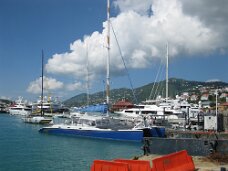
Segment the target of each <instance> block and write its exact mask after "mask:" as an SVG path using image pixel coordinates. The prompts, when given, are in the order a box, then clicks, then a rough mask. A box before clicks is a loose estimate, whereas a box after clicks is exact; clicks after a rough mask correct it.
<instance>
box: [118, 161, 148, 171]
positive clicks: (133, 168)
mask: <svg viewBox="0 0 228 171" xmlns="http://www.w3.org/2000/svg"><path fill="white" fill-rule="evenodd" d="M114 161H115V162H121V163H127V164H128V166H129V171H150V161H146V160H128V159H115V160H114Z"/></svg>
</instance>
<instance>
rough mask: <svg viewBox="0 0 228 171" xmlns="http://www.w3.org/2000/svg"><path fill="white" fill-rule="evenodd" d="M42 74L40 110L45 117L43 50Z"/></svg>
mask: <svg viewBox="0 0 228 171" xmlns="http://www.w3.org/2000/svg"><path fill="white" fill-rule="evenodd" d="M41 72H42V74H41V80H42V81H41V109H40V114H41V116H43V115H44V112H43V101H44V52H43V50H42V71H41Z"/></svg>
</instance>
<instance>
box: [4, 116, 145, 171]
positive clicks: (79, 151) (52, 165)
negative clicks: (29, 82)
mask: <svg viewBox="0 0 228 171" xmlns="http://www.w3.org/2000/svg"><path fill="white" fill-rule="evenodd" d="M40 128H41V125H33V124H26V123H24V122H23V121H22V120H21V118H20V117H16V116H10V115H7V114H0V170H1V171H31V170H32V171H89V170H90V165H91V163H92V162H93V160H95V159H104V160H111V159H115V158H132V157H134V156H139V155H141V154H142V153H143V152H142V150H141V148H140V147H141V146H142V144H141V143H134V142H120V141H111V140H101V139H90V138H75V137H67V136H55V135H47V134H41V133H39V132H38V130H39V129H40Z"/></svg>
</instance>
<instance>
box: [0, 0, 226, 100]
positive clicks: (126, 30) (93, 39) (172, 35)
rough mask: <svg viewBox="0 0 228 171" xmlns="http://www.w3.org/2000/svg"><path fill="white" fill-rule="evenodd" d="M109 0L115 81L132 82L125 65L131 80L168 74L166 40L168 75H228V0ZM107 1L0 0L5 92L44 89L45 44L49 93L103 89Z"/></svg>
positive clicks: (1, 86)
mask: <svg viewBox="0 0 228 171" xmlns="http://www.w3.org/2000/svg"><path fill="white" fill-rule="evenodd" d="M110 3H111V12H110V20H111V28H112V29H111V33H110V80H111V89H115V88H121V87H126V88H130V81H129V79H128V78H129V77H128V74H127V73H129V76H130V80H131V82H132V85H133V88H136V87H139V86H142V85H145V84H148V83H151V82H154V81H159V80H164V79H165V60H166V45H167V43H168V47H169V77H176V78H182V79H186V80H196V81H210V80H221V81H224V82H228V67H227V65H228V57H227V56H228V54H227V53H228V43H227V39H228V11H227V9H228V1H227V0H216V1H215V0H191V1H189V0H169V1H167V0H140V3H139V0H111V1H110ZM106 5H107V2H106V0H32V1H31V0H20V1H18V0H0V78H1V81H0V97H1V98H7V99H12V100H13V99H17V97H18V96H22V97H24V98H25V99H28V100H35V99H37V98H38V97H39V96H40V94H41V72H42V62H41V60H42V50H43V52H44V89H45V94H46V95H51V96H55V97H59V98H60V99H61V100H66V99H68V98H70V97H73V96H75V95H77V94H80V93H86V91H87V85H89V86H88V87H89V92H90V93H94V92H97V91H103V90H104V87H105V79H106V59H107V43H106V36H107V22H106V20H107V13H106V8H107V7H106ZM114 33H115V35H114ZM115 36H116V38H115ZM117 42H118V44H119V47H120V50H121V54H122V58H123V59H124V63H125V65H126V67H127V70H126V69H125V68H124V63H123V61H122V58H121V55H120V51H119V48H118V44H117ZM159 68H160V69H159ZM127 71H128V72H127ZM159 71H160V72H159ZM158 73H159V74H158ZM156 78H157V79H156Z"/></svg>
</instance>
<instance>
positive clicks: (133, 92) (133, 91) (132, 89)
mask: <svg viewBox="0 0 228 171" xmlns="http://www.w3.org/2000/svg"><path fill="white" fill-rule="evenodd" d="M110 25H111V28H112V32H113V34H114V37H115V40H116V43H117V46H118V49H119V53H120V56H121V59H122V61H123V64H124V68H125V70H126V73H127V76H128V80H129V81H130V85H131V91H132V94H133V97H134V100H135V102H136V104H138V100H137V98H136V95H135V90H134V88H133V84H132V81H131V77H130V74H129V71H128V69H127V66H126V63H125V61H124V57H123V55H122V51H121V49H120V45H119V42H118V40H117V37H116V33H115V31H114V28H113V25H112V22H110Z"/></svg>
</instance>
